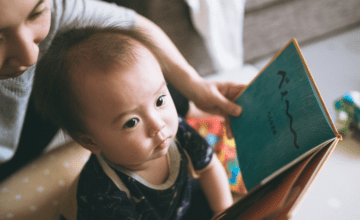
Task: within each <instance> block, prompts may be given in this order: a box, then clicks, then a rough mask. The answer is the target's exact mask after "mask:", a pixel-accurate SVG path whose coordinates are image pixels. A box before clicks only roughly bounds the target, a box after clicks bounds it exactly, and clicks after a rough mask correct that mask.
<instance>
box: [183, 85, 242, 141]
mask: <svg viewBox="0 0 360 220" xmlns="http://www.w3.org/2000/svg"><path fill="white" fill-rule="evenodd" d="M245 87H246V86H245V85H242V84H237V83H234V82H213V81H208V80H204V79H203V80H200V81H198V82H197V85H195V86H194V88H196V89H195V92H194V93H192V97H190V99H191V100H192V101H193V102H194V104H195V105H196V107H197V108H199V109H200V110H202V111H205V112H208V113H210V114H216V115H220V116H223V117H224V119H225V126H226V131H227V136H228V138H232V137H233V135H232V132H231V126H230V118H229V115H232V116H234V117H238V116H240V114H241V111H242V109H241V107H240V106H239V105H237V104H235V103H234V102H233V101H234V100H235V98H236V97H237V96H238V95H239V93H240V92H241V91H242V90H243V89H244V88H245ZM191 115H192V109H190V112H189V117H191Z"/></svg>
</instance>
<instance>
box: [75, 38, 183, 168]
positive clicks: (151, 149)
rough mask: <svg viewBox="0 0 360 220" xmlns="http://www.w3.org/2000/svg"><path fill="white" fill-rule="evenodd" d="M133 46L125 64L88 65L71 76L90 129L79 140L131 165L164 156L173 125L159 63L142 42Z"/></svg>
mask: <svg viewBox="0 0 360 220" xmlns="http://www.w3.org/2000/svg"><path fill="white" fill-rule="evenodd" d="M136 50H137V54H139V55H137V59H136V60H135V61H134V62H132V63H131V64H129V65H128V67H127V68H125V69H116V68H108V69H110V70H107V72H106V73H99V71H104V70H103V69H100V68H92V67H91V66H92V65H90V66H88V67H84V68H83V69H82V70H80V71H84V73H86V72H89V71H90V73H88V74H86V75H85V74H79V75H80V76H82V77H75V79H74V85H76V87H77V88H76V89H75V91H76V92H75V93H76V95H77V97H78V98H79V100H80V105H81V106H82V107H83V109H84V116H85V123H86V127H87V128H88V131H89V134H87V135H85V137H86V138H88V139H87V141H84V142H85V143H82V145H83V146H84V145H86V146H84V147H86V148H88V149H90V150H91V151H92V152H93V153H99V152H103V153H104V154H105V156H106V157H107V158H108V159H109V160H110V161H112V162H114V163H117V164H120V165H123V166H125V167H127V168H129V169H133V170H134V169H138V168H139V167H141V166H143V165H144V164H146V162H149V161H151V160H154V159H157V158H160V157H161V156H164V155H165V154H166V153H167V150H168V148H169V145H170V143H171V141H172V140H173V139H174V137H175V135H176V132H177V128H178V117H177V112H176V109H175V106H174V103H173V100H172V98H171V96H170V94H169V91H168V89H167V86H166V83H165V80H164V77H163V74H162V71H161V68H160V65H159V63H158V62H157V60H156V59H155V57H154V56H153V55H152V53H151V52H150V51H149V50H148V49H146V48H145V47H143V46H140V45H139V46H136ZM85 71H86V72H85ZM94 71H98V73H96V72H94ZM84 76H86V77H84ZM83 140H84V139H83Z"/></svg>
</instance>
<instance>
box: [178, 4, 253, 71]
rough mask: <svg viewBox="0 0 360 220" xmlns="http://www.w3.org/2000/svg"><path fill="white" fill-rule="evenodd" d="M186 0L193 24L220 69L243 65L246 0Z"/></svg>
mask: <svg viewBox="0 0 360 220" xmlns="http://www.w3.org/2000/svg"><path fill="white" fill-rule="evenodd" d="M185 1H186V3H187V4H188V5H189V7H190V13H191V18H192V22H193V24H194V27H195V28H196V30H197V32H198V33H199V34H200V35H201V36H202V37H203V38H204V39H205V42H206V43H207V45H208V47H209V50H210V52H211V54H212V55H213V57H214V61H215V62H216V65H217V67H218V68H219V71H225V70H229V69H234V68H239V67H242V65H243V59H244V58H243V57H244V55H243V53H244V52H243V50H244V49H243V44H242V36H243V25H244V10H245V2H246V0H240V1H239V0H227V1H223V0H213V1H207V0H185Z"/></svg>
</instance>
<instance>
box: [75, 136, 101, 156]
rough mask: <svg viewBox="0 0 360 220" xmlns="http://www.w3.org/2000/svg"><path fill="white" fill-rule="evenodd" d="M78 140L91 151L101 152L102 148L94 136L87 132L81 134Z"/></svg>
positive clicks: (94, 152)
mask: <svg viewBox="0 0 360 220" xmlns="http://www.w3.org/2000/svg"><path fill="white" fill-rule="evenodd" d="M78 142H79V144H80V145H81V146H83V147H84V148H86V149H88V150H89V151H91V153H93V154H99V153H100V152H101V149H100V148H99V147H98V146H97V145H96V144H95V143H94V142H93V140H92V138H91V137H89V136H88V135H85V134H80V135H79V138H78Z"/></svg>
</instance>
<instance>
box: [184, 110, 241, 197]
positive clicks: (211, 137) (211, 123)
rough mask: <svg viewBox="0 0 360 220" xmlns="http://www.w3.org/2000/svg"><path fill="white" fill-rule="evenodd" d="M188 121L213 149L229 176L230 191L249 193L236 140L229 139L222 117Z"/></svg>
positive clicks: (188, 119)
mask: <svg viewBox="0 0 360 220" xmlns="http://www.w3.org/2000/svg"><path fill="white" fill-rule="evenodd" d="M186 121H187V122H188V123H189V124H190V126H192V127H193V128H194V129H195V130H197V131H198V132H199V133H200V135H201V136H203V137H204V138H205V139H206V140H207V141H208V143H209V144H210V145H211V146H212V147H213V149H214V152H215V154H216V155H217V157H218V158H219V161H220V162H221V163H222V165H223V166H224V168H225V170H226V173H227V175H228V179H229V184H230V189H231V191H232V192H235V193H241V194H243V193H247V191H246V188H245V185H244V182H243V180H242V176H241V172H240V167H239V163H238V159H237V154H236V148H235V140H234V139H233V138H232V139H228V138H227V136H226V127H225V125H224V123H223V122H222V118H221V117H217V116H212V117H206V118H195V119H194V118H187V119H186Z"/></svg>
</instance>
